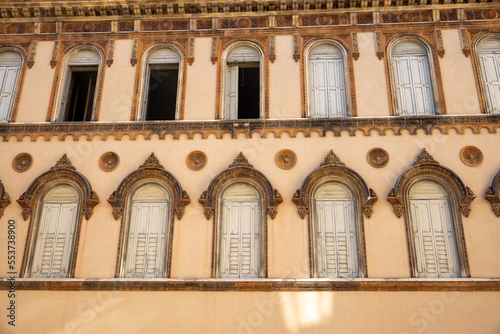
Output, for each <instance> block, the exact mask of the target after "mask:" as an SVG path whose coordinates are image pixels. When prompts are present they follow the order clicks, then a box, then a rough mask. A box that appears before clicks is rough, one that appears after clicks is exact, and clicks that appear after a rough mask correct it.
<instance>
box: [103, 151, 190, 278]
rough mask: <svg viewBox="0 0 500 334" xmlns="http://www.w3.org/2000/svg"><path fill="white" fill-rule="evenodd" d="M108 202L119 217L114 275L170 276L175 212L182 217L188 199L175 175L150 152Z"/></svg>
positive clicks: (137, 276)
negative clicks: (117, 247) (118, 241)
mask: <svg viewBox="0 0 500 334" xmlns="http://www.w3.org/2000/svg"><path fill="white" fill-rule="evenodd" d="M108 203H109V204H110V205H111V206H112V207H113V216H114V218H115V219H117V220H118V219H119V218H120V217H122V219H121V238H120V249H119V256H118V262H117V266H116V273H115V274H116V277H127V278H146V277H147V278H154V277H170V263H171V258H172V255H171V254H172V237H173V228H174V215H175V217H177V219H178V220H181V219H182V216H183V215H184V208H185V207H186V205H188V204H189V203H190V200H189V196H188V195H187V193H186V192H185V191H184V190H182V187H181V185H180V183H179V182H178V181H177V179H176V178H175V177H174V176H173V175H172V174H170V173H169V172H167V171H166V170H165V169H163V166H162V165H161V164H160V162H159V160H158V158H157V157H156V156H155V155H154V153H151V155H150V156H149V157H148V158H147V159H146V160H145V161H144V163H143V164H142V165H141V166H139V168H138V169H137V170H135V171H133V172H132V173H130V174H129V175H127V177H125V178H124V179H123V181H122V182H121V183H120V185H119V186H118V188H117V190H116V191H114V192H113V194H111V196H110V198H109V199H108Z"/></svg>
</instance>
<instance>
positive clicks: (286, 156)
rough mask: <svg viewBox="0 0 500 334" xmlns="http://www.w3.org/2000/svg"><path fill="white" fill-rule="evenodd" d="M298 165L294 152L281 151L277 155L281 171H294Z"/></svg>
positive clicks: (277, 163) (277, 162)
mask: <svg viewBox="0 0 500 334" xmlns="http://www.w3.org/2000/svg"><path fill="white" fill-rule="evenodd" d="M296 164H297V155H296V154H295V152H294V151H292V150H281V151H279V152H278V153H276V165H278V167H279V168H281V169H285V170H286V169H292V168H293V167H295V165H296Z"/></svg>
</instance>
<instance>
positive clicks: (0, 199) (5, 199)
mask: <svg viewBox="0 0 500 334" xmlns="http://www.w3.org/2000/svg"><path fill="white" fill-rule="evenodd" d="M9 204H10V197H9V194H7V192H6V191H5V188H4V186H3V183H2V181H1V180H0V218H2V216H3V211H4V209H5V208H6V207H7V206H8V205H9Z"/></svg>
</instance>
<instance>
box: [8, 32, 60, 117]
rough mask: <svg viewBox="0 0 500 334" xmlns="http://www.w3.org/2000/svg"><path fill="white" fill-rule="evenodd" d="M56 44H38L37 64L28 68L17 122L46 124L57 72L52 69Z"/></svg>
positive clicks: (40, 42)
mask: <svg viewBox="0 0 500 334" xmlns="http://www.w3.org/2000/svg"><path fill="white" fill-rule="evenodd" d="M53 48H54V42H43V41H39V42H38V47H37V51H36V56H35V64H34V65H33V67H32V68H31V69H29V68H28V67H26V72H25V74H24V83H23V88H22V94H21V100H20V101H19V109H18V111H17V119H16V122H45V120H46V119H47V111H48V108H49V101H50V92H51V91H52V84H53V81H54V73H55V70H54V69H52V68H51V67H50V59H51V57H52V49H53Z"/></svg>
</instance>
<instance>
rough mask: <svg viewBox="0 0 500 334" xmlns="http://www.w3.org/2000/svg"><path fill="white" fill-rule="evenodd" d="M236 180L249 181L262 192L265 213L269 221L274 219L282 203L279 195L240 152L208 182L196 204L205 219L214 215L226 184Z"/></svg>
mask: <svg viewBox="0 0 500 334" xmlns="http://www.w3.org/2000/svg"><path fill="white" fill-rule="evenodd" d="M238 179H239V180H245V181H249V182H250V183H251V184H254V185H256V186H257V187H258V188H260V189H261V190H262V192H263V194H262V195H263V203H264V206H265V207H266V213H267V214H268V215H269V217H271V219H274V218H276V215H277V213H278V205H280V204H281V202H283V198H282V197H281V194H280V193H279V192H278V191H277V190H276V189H273V187H272V185H271V183H270V182H269V180H268V179H267V178H266V177H265V176H264V174H262V173H261V172H259V171H258V170H256V169H255V168H253V166H252V165H251V164H250V163H249V162H248V160H247V158H246V157H245V156H244V155H243V153H242V152H240V153H239V154H238V156H236V158H235V159H234V161H233V162H232V163H231V164H230V165H229V166H228V167H227V169H225V170H224V171H222V172H220V173H219V174H218V175H217V176H216V177H215V178H214V179H213V180H212V182H210V185H209V186H208V189H207V190H205V191H204V192H203V194H201V196H200V198H199V199H198V202H200V204H201V205H203V208H204V213H205V217H206V218H207V219H210V218H211V217H212V216H213V215H214V213H215V207H216V205H217V198H218V196H219V194H220V193H221V191H222V189H223V188H224V187H225V186H226V185H227V184H229V183H232V182H234V181H235V180H238Z"/></svg>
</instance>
